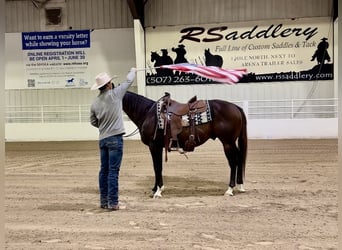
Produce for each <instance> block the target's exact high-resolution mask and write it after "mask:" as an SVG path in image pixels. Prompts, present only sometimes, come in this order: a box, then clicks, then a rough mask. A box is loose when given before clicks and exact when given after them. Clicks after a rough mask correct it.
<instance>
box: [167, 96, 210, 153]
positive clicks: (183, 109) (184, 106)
mask: <svg viewBox="0 0 342 250" xmlns="http://www.w3.org/2000/svg"><path fill="white" fill-rule="evenodd" d="M206 110H207V102H206V101H205V100H197V96H194V97H192V98H191V99H190V100H189V101H188V102H187V103H179V102H177V101H175V100H173V99H171V96H170V94H169V93H167V92H165V96H164V97H163V98H162V104H161V117H162V118H163V119H164V142H165V150H167V151H169V152H170V151H175V150H178V151H179V152H180V153H185V152H192V151H194V148H195V146H196V141H195V132H196V131H195V115H196V114H199V113H203V112H205V111H206ZM186 115H187V116H188V119H189V124H186V125H185V124H184V121H183V116H186ZM184 126H189V128H190V135H189V139H188V140H187V141H185V143H184V147H183V150H184V151H182V150H181V149H180V146H179V143H178V134H180V133H181V132H182V130H183V127H184ZM166 159H167V158H166Z"/></svg>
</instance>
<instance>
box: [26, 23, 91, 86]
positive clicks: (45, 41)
mask: <svg viewBox="0 0 342 250" xmlns="http://www.w3.org/2000/svg"><path fill="white" fill-rule="evenodd" d="M21 37H22V50H23V54H24V55H23V56H24V64H25V72H26V77H25V78H26V80H27V87H30V88H36V87H38V88H42V87H44V85H45V86H46V87H49V88H60V87H82V86H85V85H88V82H87V80H86V79H87V78H88V77H87V71H88V64H89V62H88V58H87V50H88V48H90V31H89V30H69V31H51V32H23V33H22V36H21Z"/></svg>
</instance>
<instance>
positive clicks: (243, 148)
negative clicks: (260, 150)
mask: <svg viewBox="0 0 342 250" xmlns="http://www.w3.org/2000/svg"><path fill="white" fill-rule="evenodd" d="M238 108H239V109H240V112H241V117H242V127H241V131H240V135H239V138H238V147H239V163H240V164H238V168H241V171H242V177H243V179H244V178H245V169H246V159H247V147H248V137H247V118H246V115H245V112H244V111H243V109H242V108H241V107H238Z"/></svg>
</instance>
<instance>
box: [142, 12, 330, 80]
mask: <svg viewBox="0 0 342 250" xmlns="http://www.w3.org/2000/svg"><path fill="white" fill-rule="evenodd" d="M332 30H333V27H332V22H331V20H330V19H329V18H310V19H291V20H287V19H286V20H269V21H257V22H256V21H254V22H246V23H229V24H222V23H221V24H205V25H203V24H200V25H186V26H167V27H150V28H147V29H146V65H147V68H148V70H147V71H146V84H147V85H163V84H166V85H167V84H208V83H215V81H214V80H212V79H208V78H205V77H201V76H198V75H195V74H190V73H185V72H178V71H174V70H170V69H166V68H159V67H160V66H161V65H169V64H179V63H191V64H195V65H203V66H216V67H220V68H224V69H242V68H243V69H246V70H247V74H246V75H245V76H244V77H243V78H241V79H240V81H239V83H248V82H275V81H276V82H277V81H313V80H331V79H333V53H332V48H333V44H332V42H333V32H332Z"/></svg>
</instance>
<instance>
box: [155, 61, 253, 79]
mask: <svg viewBox="0 0 342 250" xmlns="http://www.w3.org/2000/svg"><path fill="white" fill-rule="evenodd" d="M160 68H162V69H172V70H177V71H182V72H188V73H193V74H196V75H199V76H202V77H205V78H208V79H211V80H213V81H216V82H222V83H229V84H235V83H237V82H238V81H239V80H240V79H241V78H242V77H243V76H244V75H245V74H247V70H246V69H222V68H220V67H216V66H203V65H197V64H190V63H178V64H170V65H162V66H160Z"/></svg>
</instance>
